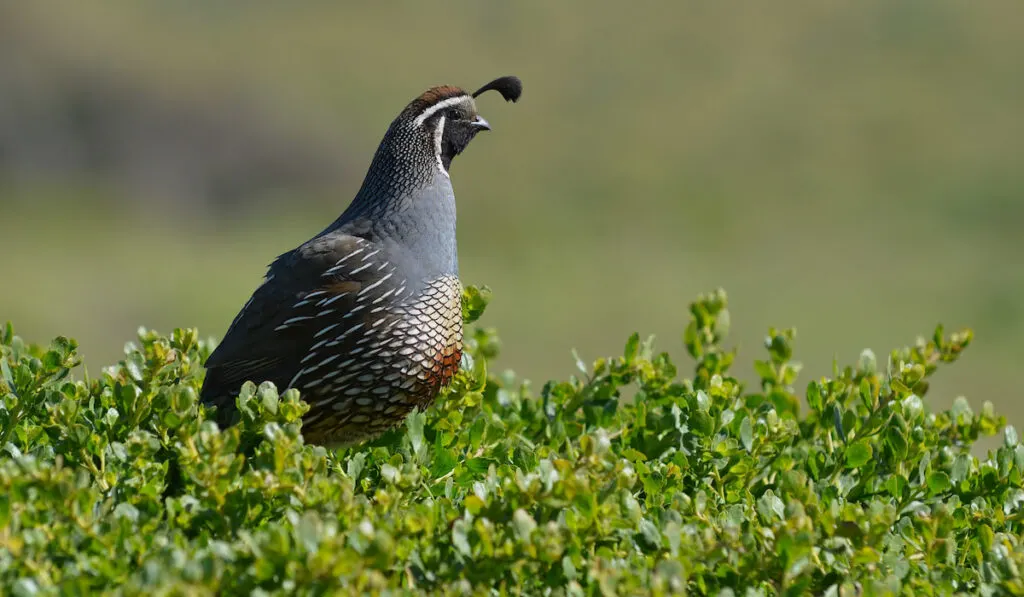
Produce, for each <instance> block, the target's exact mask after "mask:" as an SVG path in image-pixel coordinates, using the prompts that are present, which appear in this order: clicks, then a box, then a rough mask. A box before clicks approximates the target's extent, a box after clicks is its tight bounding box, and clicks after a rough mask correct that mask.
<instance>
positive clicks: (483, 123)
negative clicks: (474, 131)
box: [472, 116, 491, 131]
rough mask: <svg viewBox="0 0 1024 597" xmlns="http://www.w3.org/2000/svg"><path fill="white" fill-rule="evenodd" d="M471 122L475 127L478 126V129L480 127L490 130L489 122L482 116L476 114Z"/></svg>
mask: <svg viewBox="0 0 1024 597" xmlns="http://www.w3.org/2000/svg"><path fill="white" fill-rule="evenodd" d="M472 124H473V126H474V127H475V128H478V129H481V130H484V131H489V130H491V123H489V122H487V121H486V120H484V117H483V116H477V117H476V118H474V119H473V123H472Z"/></svg>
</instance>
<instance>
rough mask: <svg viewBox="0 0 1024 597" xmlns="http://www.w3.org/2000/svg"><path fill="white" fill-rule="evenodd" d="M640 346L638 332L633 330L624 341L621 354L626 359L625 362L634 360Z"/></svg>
mask: <svg viewBox="0 0 1024 597" xmlns="http://www.w3.org/2000/svg"><path fill="white" fill-rule="evenodd" d="M639 348H640V334H638V333H636V332H633V334H632V335H631V336H630V337H629V340H627V341H626V348H625V350H624V351H623V353H622V354H623V356H624V358H625V359H626V363H633V362H634V361H636V355H637V352H638V351H639Z"/></svg>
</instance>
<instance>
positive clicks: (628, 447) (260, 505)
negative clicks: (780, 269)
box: [0, 288, 1024, 595]
mask: <svg viewBox="0 0 1024 597" xmlns="http://www.w3.org/2000/svg"><path fill="white" fill-rule="evenodd" d="M465 300H466V303H467V307H469V308H468V309H467V310H466V311H467V314H468V316H469V317H468V318H470V319H472V318H475V317H477V316H479V314H480V313H481V312H482V310H483V307H484V305H485V304H486V294H485V293H481V292H480V291H478V290H476V289H472V288H471V289H469V290H468V291H467V294H466V296H465ZM690 310H691V313H692V321H691V323H690V325H689V327H688V328H687V330H686V332H685V334H684V343H685V346H686V349H687V351H688V353H689V354H690V355H691V356H692V357H693V358H694V359H695V360H696V369H695V373H694V375H693V378H692V380H691V379H682V378H680V377H679V375H678V374H677V370H676V366H675V365H674V364H673V363H672V360H671V359H670V358H669V356H668V355H667V354H665V353H656V352H655V351H654V349H653V347H652V343H651V341H649V340H648V341H646V342H641V341H640V340H639V338H638V336H636V335H634V336H632V337H631V338H630V339H629V340H628V341H627V342H626V346H625V351H624V354H623V356H621V357H615V358H607V359H599V360H597V361H596V362H595V363H593V365H592V366H590V367H587V366H586V365H585V364H584V363H583V362H578V363H577V365H578V367H579V369H580V372H579V374H578V375H577V376H575V377H570V378H569V379H568V380H567V381H557V382H548V383H546V384H545V385H544V386H543V387H542V388H540V389H539V390H537V389H535V388H533V387H531V386H530V385H529V384H527V383H525V382H521V381H518V380H517V379H516V378H515V377H514V375H513V374H512V373H511V372H502V373H496V372H495V371H494V370H493V368H492V367H491V364H492V363H493V359H494V357H495V356H496V355H497V352H498V339H497V337H496V336H495V334H494V332H493V331H492V330H488V329H480V328H475V329H474V328H469V332H468V340H467V357H466V362H465V363H464V364H465V366H464V368H463V370H462V371H461V372H460V373H459V375H458V377H457V379H456V380H455V382H454V384H453V386H452V388H451V389H450V391H448V392H447V393H446V395H445V396H444V397H442V398H441V399H440V400H439V401H438V403H437V404H436V405H435V406H434V407H433V408H431V409H430V410H428V411H427V412H426V413H425V414H424V413H414V414H413V415H411V416H410V417H409V418H408V420H407V423H406V425H405V426H404V427H401V428H399V429H396V430H395V431H394V432H392V433H389V434H388V435H386V436H384V437H382V438H380V439H379V440H377V441H375V442H373V443H372V444H370V445H365V446H360V447H356V448H347V449H343V450H339V451H337V452H336V453H334V452H329V451H327V450H325V449H323V448H321V447H317V446H311V445H306V444H304V443H303V440H302V435H301V425H300V418H301V415H302V413H303V412H304V411H305V409H306V406H305V404H304V403H303V402H302V401H301V400H300V399H299V396H298V395H297V394H296V393H295V392H294V391H288V392H285V393H284V394H282V395H278V393H277V392H276V391H275V389H274V388H273V387H271V386H269V385H264V386H261V387H259V388H257V387H254V386H253V385H251V384H249V385H247V386H246V387H245V388H244V389H243V391H242V394H241V396H239V398H238V405H239V408H240V410H241V412H242V414H243V421H242V422H241V423H240V424H239V425H237V426H235V427H232V428H230V429H228V430H226V431H219V430H218V429H217V427H216V425H215V424H214V423H213V422H212V421H209V420H207V418H206V416H207V413H206V412H205V411H204V408H203V407H202V406H201V405H200V404H199V403H198V401H197V389H198V387H199V384H200V381H201V377H202V368H201V366H200V364H201V363H202V362H203V360H204V359H205V358H206V356H207V355H208V353H209V350H210V345H209V344H207V343H203V342H199V341H198V340H197V334H196V332H195V331H194V330H175V332H174V333H173V334H172V335H171V336H170V337H164V336H160V335H158V334H156V333H154V332H150V331H145V330H142V331H140V333H139V344H138V345H137V346H134V345H133V346H129V347H128V348H127V349H126V354H125V359H124V360H123V361H121V362H120V363H118V364H117V365H115V366H113V367H109V368H107V369H104V370H103V371H102V372H100V374H99V375H98V376H96V375H90V374H85V373H83V374H82V375H80V376H78V377H81V378H82V379H73V378H72V376H71V372H72V370H74V369H75V367H76V366H78V364H79V362H78V358H77V357H76V354H75V342H74V341H72V340H67V339H64V338H58V339H57V340H55V341H54V342H53V344H52V345H51V346H50V348H49V349H40V348H37V347H32V346H28V345H26V344H25V343H23V342H22V341H21V340H20V339H19V338H17V337H15V336H14V335H13V333H12V331H11V328H10V325H8V326H7V328H6V330H5V331H4V332H3V334H2V336H3V337H2V342H0V344H2V346H0V349H2V358H0V366H2V367H0V368H2V382H0V395H2V405H0V428H2V431H0V434H2V435H0V446H2V447H3V456H2V459H0V522H2V525H0V529H2V530H0V579H2V583H3V587H4V591H3V592H4V593H7V594H11V595H33V594H57V593H61V594H86V593H95V592H100V591H116V592H121V593H124V594H195V595H202V594H215V593H219V594H250V593H255V594H276V593H294V592H300V593H307V594H325V593H334V592H337V593H342V594H350V593H365V592H370V593H379V592H391V593H429V594H437V593H441V594H467V593H471V594H518V593H525V594H534V595H537V594H553V595H561V594H566V595H581V594H651V593H653V594H668V593H679V592H688V593H696V594H705V593H710V594H724V595H780V594H785V595H801V594H808V593H814V594H826V595H852V594H855V593H856V592H857V591H863V592H864V594H907V595H911V594H913V595H930V594H949V593H953V592H967V593H977V592H982V593H987V594H1002V593H1007V592H1009V593H1016V594H1020V593H1022V592H1024V583H1022V581H1021V577H1020V567H1021V566H1022V565H1024V547H1022V546H1021V540H1020V532H1021V517H1022V514H1021V512H1022V511H1021V508H1020V506H1021V504H1022V502H1024V491H1022V488H1021V483H1022V471H1024V447H1022V446H1021V445H1020V443H1019V441H1018V437H1017V433H1016V431H1015V430H1014V429H1013V428H1012V427H1006V428H1005V429H1004V430H1003V442H1002V445H1001V446H1000V447H999V448H998V449H996V450H995V451H994V452H992V453H990V454H989V455H988V457H987V458H985V459H984V460H979V459H978V458H976V457H975V456H973V455H972V453H971V448H972V444H973V443H974V442H975V440H977V438H978V437H979V436H982V435H991V434H995V433H997V432H998V431H999V430H1000V428H1002V426H1003V425H1004V421H1003V419H1002V418H1001V417H997V416H996V415H995V414H994V413H993V412H992V407H991V405H990V404H989V403H985V405H984V407H983V408H982V409H981V412H974V411H972V410H971V408H970V407H969V406H968V404H967V402H966V401H965V400H963V399H958V400H957V401H956V402H955V403H954V404H953V406H952V408H951V409H950V410H948V411H943V412H933V411H932V410H931V409H929V408H928V405H927V402H926V401H925V400H924V399H923V398H924V394H925V392H926V391H927V389H928V381H927V380H928V378H929V376H930V375H931V374H932V373H933V372H934V371H935V369H936V367H938V366H940V365H941V364H944V363H948V362H951V361H954V360H956V358H957V357H958V356H959V354H960V352H961V351H962V350H963V349H964V348H965V347H966V346H967V344H968V343H969V342H970V339H971V334H970V332H964V333H960V334H953V335H952V337H948V338H947V337H945V336H944V335H943V333H942V329H941V328H940V329H939V330H937V331H936V332H935V335H934V336H933V338H932V339H931V340H928V341H924V340H921V341H919V342H918V343H917V344H916V345H915V346H914V347H912V348H908V349H903V350H897V351H894V352H893V353H892V354H891V355H889V357H888V358H886V359H884V360H883V362H881V363H879V362H877V361H876V359H875V357H874V356H873V355H872V354H871V353H870V352H867V351H865V353H864V354H863V355H862V356H861V359H860V361H859V362H858V363H857V364H856V366H851V367H845V368H842V369H840V368H838V367H836V368H835V370H834V371H833V374H832V376H831V378H828V379H820V380H815V381H812V382H810V383H809V384H808V385H807V386H806V393H805V394H803V393H801V394H798V393H797V390H796V388H795V384H796V378H797V373H798V371H799V370H800V366H799V364H798V363H796V362H794V361H792V360H791V353H792V341H793V332H792V331H791V330H783V331H777V330H772V331H770V332H769V334H768V337H767V338H766V341H765V344H766V348H767V357H766V358H765V359H764V360H759V361H755V363H754V366H755V368H756V371H757V373H758V375H759V377H760V380H761V381H760V385H759V387H757V388H752V389H747V388H744V387H743V386H742V385H741V384H740V383H739V382H738V381H737V380H736V379H735V378H734V377H732V376H730V374H729V369H730V366H731V365H732V363H733V360H734V357H735V354H734V353H733V352H731V351H730V350H728V349H727V348H725V347H724V345H723V338H724V336H725V333H726V328H727V327H728V321H729V320H728V311H727V310H726V300H725V295H724V294H723V293H720V292H719V293H716V294H713V295H710V296H706V297H702V298H701V299H700V300H698V301H697V302H695V303H694V304H692V305H691V308H690Z"/></svg>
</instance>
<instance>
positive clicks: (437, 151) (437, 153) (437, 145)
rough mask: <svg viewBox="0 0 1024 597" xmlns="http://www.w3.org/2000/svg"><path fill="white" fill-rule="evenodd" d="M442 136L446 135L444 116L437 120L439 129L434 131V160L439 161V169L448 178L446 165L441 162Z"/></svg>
mask: <svg viewBox="0 0 1024 597" xmlns="http://www.w3.org/2000/svg"><path fill="white" fill-rule="evenodd" d="M442 135H444V115H442V116H441V117H440V118H438V119H437V128H436V129H435V130H434V159H435V160H437V169H438V170H440V171H441V172H442V173H443V174H444V175H445V176H448V172H447V171H446V170H445V169H444V163H443V162H441V136H442Z"/></svg>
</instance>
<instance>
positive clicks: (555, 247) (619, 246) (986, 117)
mask: <svg viewBox="0 0 1024 597" xmlns="http://www.w3.org/2000/svg"><path fill="white" fill-rule="evenodd" d="M103 6H104V10H98V9H97V8H96V7H95V6H86V5H84V4H80V3H73V2H70V1H63V2H48V3H27V2H22V3H4V4H3V5H0V105H2V106H3V108H2V109H0V221H2V227H0V251H2V254H3V255H4V272H3V273H4V276H3V291H2V292H0V320H4V319H11V320H12V321H13V322H14V323H15V328H16V330H18V331H19V333H20V334H22V335H23V336H26V337H27V338H29V339H31V340H34V341H45V340H47V339H48V338H49V337H50V336H52V335H55V334H69V335H73V336H75V337H77V338H78V339H79V340H81V341H82V344H83V347H84V352H85V353H86V357H87V363H91V364H92V366H93V367H94V368H95V367H98V366H100V365H101V364H103V363H106V362H111V361H113V360H115V359H116V358H117V357H118V355H119V354H120V350H121V346H122V345H123V343H124V342H125V341H127V340H130V339H132V337H133V334H134V330H135V328H136V327H137V326H138V325H140V324H142V325H146V326H149V327H156V328H159V329H163V330H168V329H170V328H172V327H175V326H198V327H199V328H200V331H201V333H202V334H204V335H214V336H219V335H221V334H223V332H224V330H225V328H226V327H227V324H228V323H229V322H230V320H231V318H232V317H233V316H234V314H235V312H236V311H237V309H238V308H239V307H240V306H241V305H242V304H243V303H244V301H245V300H246V298H247V297H248V295H249V293H250V292H251V291H252V290H253V288H255V286H256V285H257V284H258V282H259V279H260V277H261V276H262V273H263V271H264V267H265V266H266V264H267V263H269V262H270V261H271V260H272V259H273V257H274V256H276V255H277V254H279V253H281V252H283V251H285V250H287V249H290V248H291V247H293V246H294V245H296V244H297V243H299V242H301V241H303V240H305V239H306V238H307V237H308V236H309V235H311V234H312V233H315V232H316V231H318V230H320V229H321V228H322V226H323V225H324V224H326V223H327V222H330V221H331V220H333V218H334V217H336V215H337V214H338V213H339V212H340V211H341V209H343V208H344V206H345V205H346V203H347V201H348V200H349V198H350V197H351V196H352V195H353V193H354V192H355V190H356V188H357V187H358V185H359V183H360V182H361V178H362V175H363V171H364V169H365V167H366V165H367V164H368V162H369V159H370V157H371V156H372V153H373V150H374V149H375V147H376V145H377V142H378V141H379V138H380V136H381V135H382V134H383V132H384V130H385V128H386V127H387V124H388V123H389V122H390V119H391V118H392V117H393V116H394V115H395V114H396V113H397V112H398V110H400V109H401V108H402V107H403V106H404V105H405V103H406V102H408V101H409V100H410V99H412V98H413V97H415V96H416V95H417V94H418V93H419V92H420V91H422V90H423V89H425V88H426V87H427V86H429V85H434V84H439V83H451V84H456V85H461V86H464V87H470V88H472V87H474V86H477V85H479V84H481V83H483V82H486V81H488V80H490V79H491V78H493V77H495V76H498V75H504V74H517V75H519V76H520V77H522V79H523V81H524V83H525V92H524V95H523V99H522V101H521V102H520V103H519V104H516V105H510V104H504V103H503V102H501V100H500V98H498V97H497V96H496V95H495V96H493V97H486V98H481V101H480V103H479V106H480V110H481V113H483V114H484V115H485V116H486V117H487V119H488V120H489V121H490V122H491V123H492V125H493V127H494V131H493V132H492V133H489V134H487V135H485V136H481V137H480V138H479V139H478V140H477V141H475V142H474V143H473V145H472V146H471V148H470V150H469V151H468V152H467V154H465V155H464V156H462V157H460V158H459V159H458V160H457V161H456V163H455V166H454V167H453V172H452V174H453V181H454V183H455V185H456V188H457V193H458V197H459V201H460V204H459V209H460V224H459V226H460V231H459V234H460V256H461V266H462V276H463V279H464V280H465V281H466V282H469V283H477V284H483V283H486V284H489V285H490V286H492V288H493V289H494V290H495V295H496V300H495V301H494V303H492V307H491V309H490V310H489V311H488V314H487V315H486V317H485V320H484V321H485V322H486V323H487V324H489V325H495V326H497V327H498V328H499V329H500V330H501V332H502V337H503V339H504V341H505V343H506V350H505V357H504V358H503V364H504V365H505V366H508V367H512V368H514V369H516V370H517V371H520V372H522V373H523V374H525V375H527V376H528V377H530V378H532V379H535V380H540V379H544V378H546V377H547V376H550V375H564V374H565V373H566V372H567V371H569V370H570V369H569V367H570V366H571V358H570V356H569V349H570V348H571V347H573V346H575V347H577V348H579V349H580V353H581V355H582V356H583V357H584V358H586V359H591V358H594V357H597V356H601V355H604V354H608V353H614V352H618V351H620V350H621V344H622V342H623V341H624V339H625V338H626V337H627V335H628V334H629V333H630V332H632V331H634V330H636V331H639V332H640V333H641V334H647V333H652V332H653V333H656V334H657V335H658V336H659V338H660V340H659V346H661V347H662V348H665V349H668V350H671V351H673V352H675V353H677V354H678V353H680V352H681V350H682V348H681V342H680V340H679V335H680V333H681V332H682V329H683V326H684V324H685V322H686V319H687V317H686V305H687V304H688V302H689V301H690V300H692V299H693V298H694V297H695V295H696V294H697V293H698V292H702V291H705V290H711V289H713V288H715V287H718V286H723V287H725V288H726V289H727V290H728V291H729V294H730V298H731V307H732V311H733V329H734V334H733V339H734V341H735V342H737V343H738V344H739V345H740V346H741V350H743V351H744V353H745V354H748V355H750V354H754V353H759V352H760V351H761V348H760V341H761V340H760V339H761V338H762V336H763V334H764V331H765V330H766V328H767V327H768V326H769V325H774V326H790V325H793V326H796V327H797V328H798V330H799V332H800V333H799V336H798V342H797V347H798V356H799V357H802V358H803V359H804V361H805V364H806V366H807V368H806V369H805V374H804V375H803V377H802V380H803V383H805V382H806V380H807V379H809V378H810V377H812V376H817V375H822V374H825V373H827V372H828V371H829V370H830V367H831V362H832V356H833V354H835V355H836V356H837V357H838V358H839V360H840V362H852V361H854V360H855V359H856V357H857V355H858V353H859V351H860V349H861V348H863V347H872V348H874V349H875V350H876V351H879V352H880V353H881V352H883V351H886V350H887V349H889V348H891V347H894V346H897V345H904V344H906V343H908V342H910V341H912V340H913V339H914V337H915V335H916V334H918V333H930V331H931V330H932V329H933V327H934V325H935V323H937V322H940V321H941V322H944V323H945V324H946V325H947V327H950V328H952V327H960V326H968V325H969V326H972V327H974V328H975V330H976V332H977V340H976V346H974V347H972V349H971V350H970V351H969V352H968V354H967V356H966V357H965V359H964V360H963V362H962V363H961V364H959V365H958V366H957V367H954V368H953V370H952V371H951V372H950V373H949V374H946V375H945V376H944V377H943V376H940V377H939V378H938V380H937V386H936V390H937V392H936V395H941V396H944V397H945V398H946V399H948V398H951V397H952V396H955V395H956V394H959V393H968V396H969V398H971V400H972V403H974V404H976V405H977V406H980V402H981V401H982V400H983V399H991V400H993V401H994V402H995V403H996V404H997V406H998V407H999V408H1000V409H1002V410H1003V411H1004V412H1008V413H1010V414H1011V415H1013V417H1014V418H1015V422H1016V423H1018V424H1020V423H1022V422H1024V409H1022V408H1021V407H1020V406H1018V404H1020V397H1021V396H1020V390H1018V389H1017V388H1018V387H1019V382H1017V380H1016V379H1015V378H1014V376H1015V374H1016V372H1017V368H1018V366H1019V363H1020V362H1021V361H1022V359H1024V264H1021V263H1020V260H1021V259H1022V258H1024V240H1022V238H1021V236H1020V233H1019V232H1018V229H1019V228H1020V227H1021V225H1022V224H1024V114H1022V109H1021V106H1024V77H1022V76H1021V73H1020V57H1021V56H1022V55H1024V11H1022V9H1021V8H1020V7H1019V5H1017V4H1014V3H1010V2H1005V3H1001V2H996V3H986V4H970V5H968V4H958V3H953V2H943V1H938V2H923V1H920V2H901V3H889V2H883V1H881V0H879V1H872V2H864V3H858V4H856V5H853V4H850V5H842V6H840V5H834V4H820V3H811V2H805V3H793V4H789V5H788V6H789V7H790V9H789V10H780V9H779V7H778V6H777V5H773V6H772V7H767V6H765V7H749V8H748V11H747V12H739V11H737V10H736V9H735V8H732V7H728V6H724V5H717V4H707V3H676V4H665V3H654V2H638V3H629V4H623V3H615V2H609V1H605V0H600V1H594V2H589V3H586V4H584V3H582V2H570V3H545V2H536V1H533V2H516V3H477V2H468V1H463V2H456V3H451V4H449V5H446V7H445V8H443V9H441V8H439V6H438V5H437V4H423V3H415V2H408V1H406V2H399V3H391V4H388V5H387V6H386V7H385V6H384V5H380V4H369V5H365V6H358V5H352V6H348V5H343V4H342V3H326V2H314V3H304V4H302V5H301V6H300V5H288V6H287V7H285V6H284V5H278V4H275V3H269V2H249V3H241V2H221V3H160V2H138V1H129V0H110V1H108V2H106V3H104V5H103ZM101 279H102V280H103V282H102V283H101V282H100V281H99V280H101ZM111 279H114V280H116V282H115V283H110V282H109V280H111ZM742 373H743V374H744V375H746V376H748V377H749V373H750V372H747V371H744V372H742ZM982 379H984V380H986V381H985V382H984V384H983V385H979V383H978V380H982ZM1014 382H1017V383H1014Z"/></svg>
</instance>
